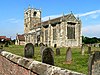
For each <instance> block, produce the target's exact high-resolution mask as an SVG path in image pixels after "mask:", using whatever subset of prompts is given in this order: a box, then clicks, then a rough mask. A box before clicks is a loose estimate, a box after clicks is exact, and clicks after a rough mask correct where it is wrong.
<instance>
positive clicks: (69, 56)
mask: <svg viewBox="0 0 100 75" xmlns="http://www.w3.org/2000/svg"><path fill="white" fill-rule="evenodd" d="M71 61H72V51H71V48H70V47H68V49H67V51H66V63H67V64H70V63H71Z"/></svg>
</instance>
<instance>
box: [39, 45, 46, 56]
mask: <svg viewBox="0 0 100 75" xmlns="http://www.w3.org/2000/svg"><path fill="white" fill-rule="evenodd" d="M45 48H46V47H45V46H41V47H40V54H41V55H42V53H43V50H44V49H45Z"/></svg>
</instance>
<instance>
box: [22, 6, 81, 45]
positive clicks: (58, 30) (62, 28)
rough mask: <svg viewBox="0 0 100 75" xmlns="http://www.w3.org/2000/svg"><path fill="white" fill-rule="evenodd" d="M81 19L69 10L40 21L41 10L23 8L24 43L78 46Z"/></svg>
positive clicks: (79, 43)
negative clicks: (66, 12)
mask: <svg viewBox="0 0 100 75" xmlns="http://www.w3.org/2000/svg"><path fill="white" fill-rule="evenodd" d="M81 25H82V23H81V20H80V19H79V18H76V17H75V16H74V14H73V13H72V12H71V13H70V14H67V15H64V14H63V15H62V16H60V17H57V18H54V19H50V18H49V19H48V20H47V21H41V10H40V9H36V8H31V7H28V9H26V10H24V37H25V43H33V44H37V43H38V44H40V43H43V44H46V45H48V46H52V47H54V46H55V45H56V46H57V47H78V46H81V44H82V33H81Z"/></svg>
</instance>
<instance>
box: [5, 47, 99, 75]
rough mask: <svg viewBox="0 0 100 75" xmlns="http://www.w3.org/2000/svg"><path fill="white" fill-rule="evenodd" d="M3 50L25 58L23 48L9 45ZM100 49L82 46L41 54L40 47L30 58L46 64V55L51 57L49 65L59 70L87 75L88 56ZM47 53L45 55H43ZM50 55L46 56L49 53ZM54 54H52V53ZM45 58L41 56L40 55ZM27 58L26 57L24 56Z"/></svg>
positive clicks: (35, 48)
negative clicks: (63, 69) (59, 68)
mask: <svg viewBox="0 0 100 75" xmlns="http://www.w3.org/2000/svg"><path fill="white" fill-rule="evenodd" d="M42 48H43V47H42ZM3 49H4V50H6V51H8V52H11V53H14V54H16V55H20V56H23V57H24V56H25V55H24V53H25V52H24V49H25V48H24V46H16V45H10V46H9V47H4V48H3ZM99 49H100V48H99V47H91V48H90V47H87V46H83V47H82V48H79V47H75V48H70V47H69V48H65V47H61V48H57V49H56V48H52V50H51V48H49V51H46V50H45V51H42V52H41V47H40V46H39V47H34V51H33V52H34V54H33V55H34V56H33V57H32V59H33V60H37V61H40V62H44V63H46V62H47V60H44V59H47V57H46V55H48V56H52V55H53V57H54V59H53V57H52V59H51V60H53V61H52V63H50V64H51V65H55V66H58V67H61V68H65V69H69V70H73V71H77V72H80V73H84V74H87V73H88V63H89V62H88V59H89V55H90V54H91V53H93V52H94V51H98V50H99ZM45 52H47V54H46V53H45ZM50 52H51V54H48V53H50ZM53 52H54V53H53ZM43 54H44V55H45V56H42V55H43ZM25 57H27V56H25ZM51 60H49V62H51Z"/></svg>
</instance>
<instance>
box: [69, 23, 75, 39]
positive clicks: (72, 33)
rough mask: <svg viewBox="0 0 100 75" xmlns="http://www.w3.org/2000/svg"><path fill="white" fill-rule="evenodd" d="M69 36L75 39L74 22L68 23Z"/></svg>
mask: <svg viewBox="0 0 100 75" xmlns="http://www.w3.org/2000/svg"><path fill="white" fill-rule="evenodd" d="M67 37H68V39H75V25H74V24H68V26H67Z"/></svg>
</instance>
